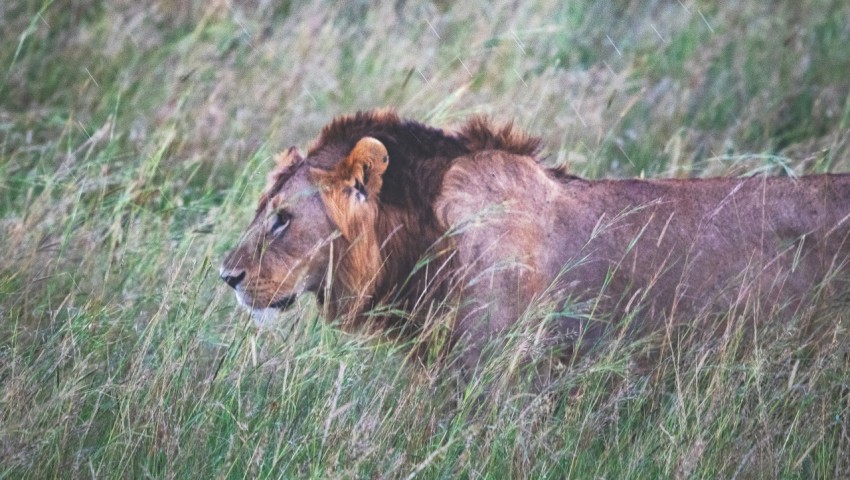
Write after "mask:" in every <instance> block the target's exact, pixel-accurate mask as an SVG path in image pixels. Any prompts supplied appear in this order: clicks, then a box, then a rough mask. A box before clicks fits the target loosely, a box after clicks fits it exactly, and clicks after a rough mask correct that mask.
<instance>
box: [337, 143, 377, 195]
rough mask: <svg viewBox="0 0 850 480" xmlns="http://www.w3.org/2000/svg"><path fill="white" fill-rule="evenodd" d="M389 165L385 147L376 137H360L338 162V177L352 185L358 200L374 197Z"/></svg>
mask: <svg viewBox="0 0 850 480" xmlns="http://www.w3.org/2000/svg"><path fill="white" fill-rule="evenodd" d="M388 165H389V156H388V155H387V148H386V147H385V146H384V144H383V143H381V142H380V141H379V140H378V139H376V138H372V137H363V138H361V139H360V140H359V141H358V142H357V144H356V145H354V148H353V149H352V150H351V153H349V154H348V156H347V157H346V158H345V160H343V161H342V162H340V163H339V165H338V166H337V168H336V173H337V175H338V177H339V178H341V179H343V181H346V183H349V184H350V185H353V187H354V188H353V191H352V193H353V194H354V195H356V197H357V199H358V200H360V201H365V200H367V199H370V198H375V197H376V196H377V195H378V193H380V192H381V187H382V186H383V184H384V178H383V177H384V172H385V171H386V170H387V166H388Z"/></svg>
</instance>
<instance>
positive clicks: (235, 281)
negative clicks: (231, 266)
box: [219, 270, 245, 288]
mask: <svg viewBox="0 0 850 480" xmlns="http://www.w3.org/2000/svg"><path fill="white" fill-rule="evenodd" d="M219 277H221V279H222V280H224V283H226V284H228V285H230V288H236V286H237V285H239V283H241V282H242V280H244V279H245V270H242V271H240V272H234V271H230V270H223V271H222V272H221V274H220V275H219Z"/></svg>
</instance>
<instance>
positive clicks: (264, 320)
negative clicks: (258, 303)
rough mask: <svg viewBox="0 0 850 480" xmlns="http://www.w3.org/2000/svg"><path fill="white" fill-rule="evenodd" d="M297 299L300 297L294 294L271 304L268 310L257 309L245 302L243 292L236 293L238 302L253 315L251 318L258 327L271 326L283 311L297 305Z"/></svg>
mask: <svg viewBox="0 0 850 480" xmlns="http://www.w3.org/2000/svg"><path fill="white" fill-rule="evenodd" d="M297 297H298V295H297V294H294V293H293V294H292V295H287V296H285V297H282V298H279V299H277V300H275V301H273V302H271V303H270V304H269V305H268V307H266V308H256V307H254V306H253V305H252V304H249V303H248V302H247V301H245V298H244V297H243V295H242V292H240V291H238V290H237V291H236V301H237V302H238V303H239V305H241V306H242V307H243V308H245V309H247V310H248V311H249V312H250V313H251V318H252V319H253V320H254V325H256V326H257V327H266V326H269V325H270V324H271V323H272V321H273V320H274V319H275V317H277V315H278V314H279V313H280V312H281V311H283V310H286V309H287V308H289V307H291V306H292V304H293V303H295V300H296V298H297Z"/></svg>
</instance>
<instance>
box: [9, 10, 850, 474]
mask: <svg viewBox="0 0 850 480" xmlns="http://www.w3.org/2000/svg"><path fill="white" fill-rule="evenodd" d="M71 3H73V4H71ZM71 3H69V2H50V1H41V0H23V1H19V2H4V3H3V4H2V5H0V27H2V28H0V40H2V43H0V65H2V66H3V68H2V69H0V252H2V253H0V478H22V477H26V478H49V477H116V478H136V477H145V476H150V477H157V478H162V477H175V478H220V477H233V478H239V477H248V476H250V477H256V476H262V477H280V478H296V477H318V478H325V477H390V478H398V477H401V478H405V477H409V476H419V477H422V478H434V477H438V478H446V477H448V478H455V477H460V478H478V477H485V478H504V477H506V476H512V477H531V478H563V477H565V476H568V477H573V478H659V477H680V478H685V477H688V478H691V477H700V478H718V477H719V478H732V477H739V478H753V477H767V478H775V477H788V478H830V477H832V478H836V477H843V476H847V475H848V474H850V434H849V433H848V428H850V427H848V425H850V418H848V417H850V373H848V372H850V364H848V351H847V345H848V337H847V313H846V312H842V311H839V312H834V313H828V314H824V315H823V316H822V318H818V319H817V321H819V322H820V324H821V325H823V328H824V330H825V331H827V334H826V337H828V338H832V339H833V340H832V341H831V343H830V342H826V346H824V347H822V348H818V349H812V348H808V345H807V344H806V343H805V342H801V341H800V339H799V337H798V336H795V331H794V330H793V328H790V327H788V328H785V327H783V328H782V329H776V331H772V333H773V334H772V335H765V338H760V339H758V340H752V339H746V338H741V339H739V340H737V341H736V340H734V339H733V340H727V341H725V342H724V343H721V344H719V345H718V344H712V345H696V346H693V348H687V349H680V350H677V351H674V352H673V353H670V352H667V351H665V352H662V353H661V354H659V356H658V358H655V359H654V360H653V361H654V368H652V369H651V370H650V371H649V373H647V372H642V371H641V372H638V371H635V369H634V368H632V366H631V362H630V358H631V353H632V351H633V350H635V349H639V348H640V346H639V345H632V344H630V345H617V344H616V342H615V343H614V344H613V345H611V347H610V348H609V349H608V350H606V352H604V354H601V355H599V356H598V358H596V359H594V360H593V361H590V362H587V363H586V364H584V365H582V366H581V367H580V368H576V369H575V371H572V372H570V373H569V374H568V375H565V376H564V377H563V378H562V379H560V380H559V381H558V382H557V384H556V386H555V387H556V389H557V391H558V392H559V394H557V395H550V396H541V397H534V396H532V395H530V394H528V393H527V390H523V388H522V387H521V385H520V386H517V387H516V388H513V389H509V390H507V391H506V392H505V395H502V396H501V397H500V399H499V400H498V401H494V402H492V403H491V404H487V405H485V406H484V407H483V410H479V411H478V412H477V413H472V412H473V411H474V410H476V409H480V408H481V405H480V404H478V403H477V402H476V400H475V399H476V398H477V395H476V393H475V391H474V390H475V388H477V385H476V384H473V385H471V386H470V387H469V388H470V391H469V392H466V394H464V393H463V392H462V393H461V394H458V393H457V392H456V391H455V390H454V387H453V386H452V385H451V384H450V382H442V381H440V380H439V378H440V377H439V376H438V373H439V372H436V371H433V370H434V369H424V368H418V367H414V366H413V365H410V364H404V363H403V362H402V361H401V359H402V358H403V357H404V352H403V350H402V349H401V347H399V346H397V345H393V344H387V343H382V342H375V341H371V340H369V339H366V338H360V337H356V336H350V335H345V334H341V333H339V332H337V331H335V330H334V329H333V328H331V327H329V326H327V325H326V324H325V323H324V322H323V321H321V319H318V318H317V316H316V313H315V307H314V305H313V302H312V300H309V299H305V300H304V301H302V302H300V303H299V306H298V308H297V309H295V310H294V311H292V312H290V313H287V314H286V315H284V316H283V317H282V318H281V320H280V322H279V323H278V324H276V325H275V326H273V327H271V328H268V329H264V330H256V329H255V328H254V327H253V326H252V325H251V322H250V320H249V319H248V317H247V315H246V314H245V313H243V312H241V311H240V310H239V309H238V308H236V306H235V302H234V301H233V299H232V297H231V295H230V294H229V292H227V291H225V290H226V289H225V288H224V286H223V285H221V284H220V283H221V282H219V281H218V279H217V270H218V264H219V262H220V260H221V258H222V256H223V254H224V252H225V251H227V249H228V248H229V247H231V246H232V245H233V243H234V242H235V241H236V239H237V238H238V236H239V234H240V232H241V229H242V228H243V227H244V226H245V225H246V224H247V222H248V219H249V217H250V216H251V214H252V211H253V207H254V202H255V199H256V197H257V195H258V192H259V189H260V188H261V187H262V186H263V184H264V178H265V175H266V172H267V170H268V168H269V166H270V165H271V163H270V160H269V159H270V156H271V154H272V152H274V151H277V150H281V149H283V148H285V147H288V146H289V145H293V144H295V145H300V146H302V148H303V147H306V146H307V144H308V143H309V141H310V140H311V139H312V138H313V137H314V136H315V135H316V134H317V133H318V131H319V129H320V128H321V126H322V125H324V124H325V123H327V122H328V121H329V120H330V119H331V118H333V117H334V116H335V115H338V114H341V113H347V112H351V111H353V110H356V109H364V108H373V107H378V106H387V105H388V106H393V107H395V108H397V109H398V110H399V111H400V112H401V113H402V114H403V115H405V116H410V117H413V118H417V119H420V120H423V121H427V122H430V123H434V124H437V125H450V124H451V123H453V122H458V121H460V120H461V119H463V118H464V117H466V116H467V115H469V114H472V113H488V114H493V115H495V116H496V117H497V118H501V119H514V120H515V121H516V122H517V124H518V125H520V126H522V127H523V128H525V129H527V130H529V131H531V132H533V133H535V134H540V135H542V136H543V137H544V139H545V144H546V146H547V150H546V153H547V155H548V161H550V162H552V163H567V164H568V165H569V166H570V168H571V169H572V170H573V171H574V172H576V173H578V174H582V175H588V176H591V177H603V176H608V177H611V176H615V177H622V176H637V175H644V176H686V175H687V176H706V175H722V174H731V175H735V174H743V173H747V172H753V171H767V172H769V173H775V174H784V173H787V172H788V171H790V172H793V173H795V174H803V173H814V172H825V171H847V170H850V145H849V144H848V139H850V133H849V131H848V128H850V97H849V96H848V90H850V83H848V80H847V78H848V77H847V72H848V71H850V55H847V53H846V49H847V45H848V44H850V25H848V23H847V22H846V19H847V18H850V6H848V5H847V4H846V2H840V1H829V0H813V1H811V2H804V3H799V2H792V1H779V2H773V3H770V4H767V3H765V4H764V5H761V4H756V3H753V4H752V5H743V6H723V7H720V6H716V5H715V4H714V3H711V2H702V1H692V0H691V1H684V2H681V3H679V2H666V3H658V2H655V3H652V4H651V5H649V6H646V4H645V2H630V1H617V2H609V3H607V4H605V5H604V6H603V4H602V3H598V2H591V1H578V2H569V4H568V6H565V7H561V6H559V5H558V2H545V1H533V2H520V3H517V4H509V3H507V2H497V4H495V5H491V4H490V3H489V2H472V3H469V4H467V5H466V6H461V5H457V6H453V5H452V4H451V3H450V2H449V3H446V2H437V3H434V4H432V3H424V2H418V1H412V2H395V3H396V5H394V6H386V7H369V6H368V4H367V3H349V4H346V6H344V7H331V6H328V5H327V4H325V3H323V2H312V3H309V2H308V3H289V2H285V3H282V4H281V5H267V4H266V3H264V2H260V5H261V7H259V8H260V9H259V10H256V9H252V8H249V7H247V6H243V5H242V4H241V3H240V2H233V3H234V5H233V6H232V8H226V7H213V6H208V2H190V1H180V0H157V1H154V2H148V4H146V5H145V6H140V4H137V3H134V2H129V1H123V0H121V1H117V2H104V1H99V0H87V1H82V2H71ZM210 5H211V4H210ZM830 335H831V336H830ZM712 347H713V348H712ZM493 367H494V368H496V369H498V367H499V365H494V366H493Z"/></svg>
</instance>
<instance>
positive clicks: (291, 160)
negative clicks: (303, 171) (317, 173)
mask: <svg viewBox="0 0 850 480" xmlns="http://www.w3.org/2000/svg"><path fill="white" fill-rule="evenodd" d="M303 161H304V157H303V156H302V155H301V152H300V151H299V150H298V147H294V146H293V147H289V148H288V149H286V151H285V152H280V153H278V154H277V155H275V156H274V164H275V166H274V168H273V169H272V171H271V172H269V175H268V177H267V178H266V190H265V191H267V192H268V191H271V189H272V187H274V185H275V183H277V180H278V178H280V176H281V175H282V174H283V173H284V172H286V171H287V170H289V169H290V168H292V167H293V166H297V165H298V164H300V163H301V162H303Z"/></svg>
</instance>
